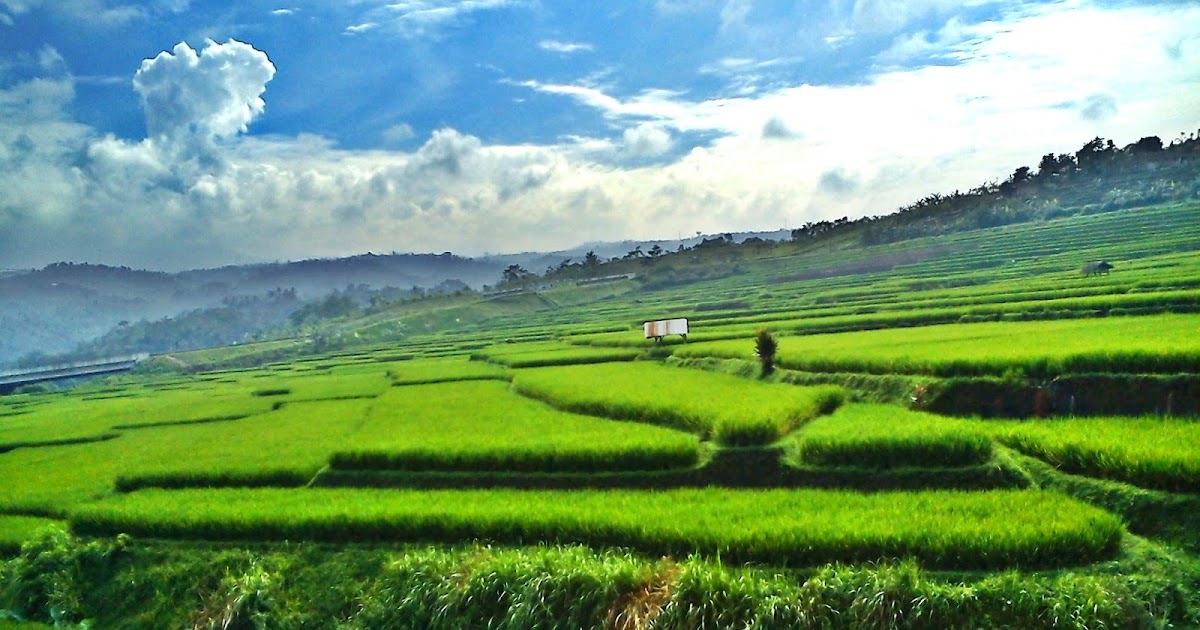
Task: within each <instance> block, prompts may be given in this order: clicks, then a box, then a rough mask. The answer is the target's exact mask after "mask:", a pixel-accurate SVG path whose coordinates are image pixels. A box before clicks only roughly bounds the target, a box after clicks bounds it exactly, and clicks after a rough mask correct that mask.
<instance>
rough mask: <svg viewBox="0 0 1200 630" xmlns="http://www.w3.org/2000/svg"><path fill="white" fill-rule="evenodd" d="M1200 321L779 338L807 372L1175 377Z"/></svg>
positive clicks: (733, 349)
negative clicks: (1016, 373) (1086, 374)
mask: <svg viewBox="0 0 1200 630" xmlns="http://www.w3.org/2000/svg"><path fill="white" fill-rule="evenodd" d="M1196 330H1200V315H1159V316H1149V317H1110V318H1104V319H1094V320H1080V321H1076V320H1058V321H1037V322H989V323H976V324H949V325H939V326H922V327H914V328H899V329H888V330H874V331H862V332H853V333H840V334H825V335H804V336H798V337H780V339H779V352H778V355H777V357H776V363H777V364H778V365H779V366H781V367H785V368H789V369H795V370H803V371H808V372H861V373H869V374H896V373H899V374H928V375H931V376H974V375H995V376H1000V375H1003V374H1005V373H1006V372H1012V371H1016V372H1020V373H1021V374H1024V375H1028V376H1031V377H1039V378H1052V377H1054V376H1057V375H1059V374H1067V373H1088V372H1129V373H1167V374H1169V373H1176V372H1181V371H1188V370H1190V369H1193V368H1194V367H1195V366H1196V365H1200V335H1196ZM752 352H753V346H752V345H750V344H748V343H747V342H746V341H745V340H736V341H732V340H731V341H721V342H709V343H695V344H687V345H686V346H680V347H678V348H677V349H675V351H674V353H675V354H676V355H677V356H681V357H704V356H715V357H728V358H743V359H749V358H752V356H753V355H752Z"/></svg>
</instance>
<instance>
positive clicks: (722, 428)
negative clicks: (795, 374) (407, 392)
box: [513, 363, 844, 446]
mask: <svg viewBox="0 0 1200 630" xmlns="http://www.w3.org/2000/svg"><path fill="white" fill-rule="evenodd" d="M513 387H514V388H515V389H516V390H517V391H518V392H520V393H522V394H524V395H527V396H531V397H534V398H537V399H539V400H544V401H546V402H548V403H550V404H551V405H554V406H556V407H559V408H562V409H567V410H571V411H576V412H579V413H590V414H595V415H600V416H605V417H609V418H617V419H623V420H634V421H638V422H648V423H651V424H661V425H664V426H671V427H676V428H679V429H682V430H685V431H690V432H693V433H696V434H699V435H701V436H705V437H707V436H713V437H715V438H716V440H717V441H718V442H720V443H722V444H726V445H730V446H748V445H756V444H769V443H771V442H774V441H775V440H778V439H779V438H780V437H782V436H783V435H784V434H786V433H787V432H789V431H791V430H792V429H794V428H796V427H797V426H800V425H801V424H803V423H804V422H807V421H808V420H810V419H812V418H814V417H816V416H817V415H819V414H821V413H828V412H829V411H832V410H833V409H835V408H836V407H837V406H838V405H839V404H841V402H842V400H843V399H844V393H843V392H842V391H841V390H840V389H839V388H837V387H812V388H801V387H787V386H780V385H771V384H766V383H754V382H747V381H745V380H744V379H739V378H736V377H732V376H726V375H722V374H711V373H705V372H690V371H686V370H683V371H681V370H677V369H672V368H666V367H663V366H661V365H656V364H652V363H634V364H631V365H621V364H618V365H586V366H572V367H565V368H542V369H537V370H526V371H522V372H521V373H519V374H518V375H516V377H515V378H514V380H513Z"/></svg>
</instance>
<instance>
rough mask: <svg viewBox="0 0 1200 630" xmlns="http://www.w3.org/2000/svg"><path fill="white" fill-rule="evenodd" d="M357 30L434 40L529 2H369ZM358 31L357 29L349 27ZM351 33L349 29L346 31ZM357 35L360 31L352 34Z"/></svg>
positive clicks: (429, 0) (521, 0)
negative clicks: (485, 14)
mask: <svg viewBox="0 0 1200 630" xmlns="http://www.w3.org/2000/svg"><path fill="white" fill-rule="evenodd" d="M370 4H372V5H376V6H373V7H372V8H370V9H368V10H367V11H366V12H365V13H364V14H363V17H364V20H363V23H362V24H360V26H365V25H367V24H371V25H372V27H374V26H378V27H380V28H385V29H387V30H388V31H390V32H394V33H397V34H399V35H402V36H404V37H424V36H436V35H437V34H438V32H439V31H440V30H441V29H444V28H448V27H451V26H455V25H457V24H460V23H461V22H463V21H464V20H466V19H467V18H468V17H469V16H470V15H472V14H474V13H478V12H482V11H496V10H501V9H507V8H515V7H522V6H526V5H527V4H529V2H528V0H400V1H390V2H375V1H372V2H370ZM351 28H357V27H351ZM347 31H350V29H347ZM354 32H359V31H354Z"/></svg>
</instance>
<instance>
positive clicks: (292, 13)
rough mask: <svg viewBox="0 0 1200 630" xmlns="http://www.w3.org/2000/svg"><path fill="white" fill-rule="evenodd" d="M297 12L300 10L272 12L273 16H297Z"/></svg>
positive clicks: (277, 10) (276, 10)
mask: <svg viewBox="0 0 1200 630" xmlns="http://www.w3.org/2000/svg"><path fill="white" fill-rule="evenodd" d="M296 11H298V9H275V10H273V11H271V15H278V16H285V15H295V14H296Z"/></svg>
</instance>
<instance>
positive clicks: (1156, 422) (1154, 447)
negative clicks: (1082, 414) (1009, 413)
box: [987, 417, 1200, 492]
mask: <svg viewBox="0 0 1200 630" xmlns="http://www.w3.org/2000/svg"><path fill="white" fill-rule="evenodd" d="M987 426H989V427H991V428H992V431H993V432H994V434H995V437H996V439H997V440H999V441H1000V442H1001V443H1003V444H1005V445H1008V446H1011V447H1013V448H1015V449H1017V450H1019V451H1021V452H1023V453H1025V454H1027V455H1032V456H1034V457H1037V458H1039V459H1043V460H1045V461H1047V462H1049V463H1050V464H1052V465H1053V466H1055V467H1056V468H1059V469H1061V470H1063V471H1065V472H1070V473H1077V474H1083V475H1090V476H1095V477H1104V478H1108V479H1114V480H1117V481H1124V482H1126V483H1130V484H1133V485H1136V486H1142V487H1145V488H1154V489H1162V490H1174V491H1183V492H1197V491H1200V422H1197V421H1196V420H1195V419H1163V418H1153V417H1145V418H1070V419H1062V420H1041V421H1028V422H996V423H988V424H987Z"/></svg>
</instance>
